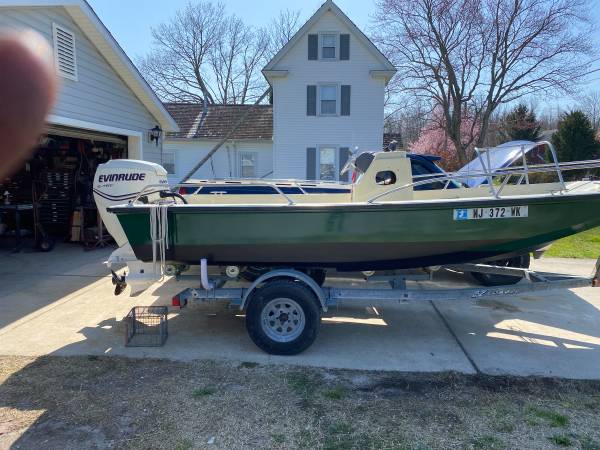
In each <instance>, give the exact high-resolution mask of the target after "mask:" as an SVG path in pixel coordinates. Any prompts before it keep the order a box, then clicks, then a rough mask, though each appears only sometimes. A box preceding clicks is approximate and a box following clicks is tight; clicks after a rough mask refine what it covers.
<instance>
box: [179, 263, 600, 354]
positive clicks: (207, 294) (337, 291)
mask: <svg viewBox="0 0 600 450" xmlns="http://www.w3.org/2000/svg"><path fill="white" fill-rule="evenodd" d="M200 266H201V271H200V272H201V276H200V278H201V279H200V286H199V287H188V288H185V289H183V290H182V291H180V292H179V293H178V294H177V295H175V296H174V297H173V299H172V305H173V306H176V307H179V308H184V307H185V306H186V305H188V304H189V303H192V302H194V303H203V302H214V301H218V300H220V301H223V300H225V301H228V302H229V306H230V307H232V308H238V309H239V310H242V311H244V310H245V311H247V313H246V327H247V329H248V332H249V334H250V337H251V338H252V340H253V341H254V342H255V344H257V345H258V346H259V347H260V348H262V349H263V350H265V351H267V352H268V353H272V354H287V355H289V354H296V353H299V352H301V351H302V350H304V349H306V348H307V347H308V346H310V345H311V344H312V342H313V341H314V338H316V332H313V334H314V336H310V338H309V339H308V340H307V339H304V340H303V342H301V343H300V344H301V345H295V344H294V342H291V343H290V342H277V341H273V340H272V339H270V340H269V339H268V338H267V339H266V340H267V342H265V336H263V335H261V333H260V327H261V326H262V327H263V328H264V327H268V323H269V321H270V320H271V319H270V318H266V317H265V315H264V312H263V315H262V316H259V314H258V313H257V312H254V313H252V312H249V311H248V310H249V307H250V306H251V305H252V303H253V302H255V303H260V302H262V303H265V301H266V300H265V299H264V298H262V297H263V296H262V294H261V293H262V292H265V291H266V289H265V288H266V287H267V286H270V287H276V288H277V289H278V291H279V292H282V289H284V288H285V287H286V286H287V287H288V289H290V290H296V291H297V290H298V288H299V287H300V288H301V289H302V290H303V292H300V294H301V295H300V299H299V300H298V299H297V298H296V297H297V296H298V293H296V294H294V295H296V297H294V295H291V294H290V295H289V296H284V297H283V298H282V297H277V299H279V300H281V301H282V302H283V303H285V304H286V305H287V306H289V305H288V304H287V303H289V304H292V309H291V310H294V308H295V310H296V314H299V317H301V323H302V326H304V325H305V321H306V322H307V323H306V326H307V327H309V326H311V325H312V326H313V328H314V325H315V324H312V323H310V320H312V319H310V315H311V314H310V313H311V312H310V311H308V313H309V314H308V317H305V316H304V309H306V306H302V302H304V305H306V297H307V295H308V296H310V295H312V296H313V301H312V302H311V301H310V300H309V301H308V303H315V304H316V306H317V307H318V310H319V315H318V321H319V322H320V316H321V314H322V313H323V312H327V311H328V310H329V308H331V307H335V306H337V305H338V304H339V303H340V302H344V303H358V304H365V305H367V306H380V305H385V304H390V302H391V303H402V302H408V301H423V300H424V301H436V302H437V301H450V300H482V299H486V298H496V299H497V298H505V297H512V296H516V295H521V294H526V293H535V292H544V291H549V290H557V289H573V288H580V287H599V286H600V258H598V260H597V261H596V265H595V268H594V271H593V274H592V275H591V276H588V277H585V276H578V275H568V274H560V273H551V272H539V271H534V270H530V269H520V268H513V267H500V266H491V265H487V264H459V265H451V266H441V267H439V268H435V269H433V270H429V271H425V270H424V271H422V272H420V273H414V272H412V273H410V272H406V271H395V272H393V273H386V274H384V275H375V276H370V277H369V276H364V285H365V286H366V287H365V288H357V287H348V288H339V287H322V286H319V284H318V283H317V282H316V281H315V280H314V279H312V278H311V277H310V276H309V275H308V274H306V273H304V272H300V271H299V270H296V269H293V268H277V269H274V270H270V271H268V272H266V273H264V274H263V275H261V276H260V277H258V278H257V279H256V280H255V281H254V282H251V283H249V285H248V286H247V287H225V285H226V283H227V282H228V281H234V280H236V278H231V277H228V276H226V275H221V276H213V277H212V278H209V276H208V271H207V262H206V260H205V259H203V260H202V261H201V262H200ZM442 267H443V268H445V269H450V270H454V271H459V272H481V273H490V274H498V275H509V276H518V277H521V278H522V280H521V281H519V282H518V283H516V284H511V285H502V286H494V287H469V288H464V287H460V288H443V289H437V288H436V289H429V288H425V289H423V288H409V287H408V286H407V281H417V280H432V279H433V274H434V273H435V272H437V270H438V269H441V268H442ZM183 277H185V278H188V277H190V276H189V275H188V276H182V277H181V278H183ZM336 278H338V277H336ZM342 278H344V277H343V276H342ZM348 278H352V279H354V280H357V278H356V274H354V276H353V277H351V276H348ZM382 281H385V282H387V284H388V285H389V287H388V288H382V287H376V288H374V287H371V286H372V285H373V283H374V282H379V283H381V282H382ZM276 282H279V283H276ZM284 292H285V291H284ZM307 293H309V294H307ZM292 294H293V293H292ZM279 295H281V294H279ZM284 295H285V294H284ZM288 297H289V299H291V300H288ZM294 298H296V300H298V302H296V301H295V300H294ZM267 300H268V299H267ZM272 303H273V300H272V301H271V304H272ZM271 307H272V306H271ZM254 309H256V308H252V310H254ZM288 309H289V308H288ZM309 309H310V308H309ZM284 315H285V323H286V324H290V323H291V322H289V317H288V313H285V314H284ZM313 315H314V314H313ZM249 316H252V317H249ZM275 320H276V319H274V318H273V321H275ZM277 320H279V319H277ZM273 321H272V322H270V323H271V325H273V323H274V322H273ZM282 323H284V322H282ZM317 325H318V324H317ZM275 326H277V325H275ZM291 326H292V328H293V324H292V325H291ZM257 327H258V329H259V331H258V332H257ZM279 328H281V327H279ZM257 333H258V336H257ZM282 339H283V338H282Z"/></svg>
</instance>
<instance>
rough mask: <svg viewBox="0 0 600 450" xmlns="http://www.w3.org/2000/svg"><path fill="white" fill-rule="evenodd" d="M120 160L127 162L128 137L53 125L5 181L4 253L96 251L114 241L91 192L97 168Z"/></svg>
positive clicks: (0, 217) (1, 203) (0, 238)
mask: <svg viewBox="0 0 600 450" xmlns="http://www.w3.org/2000/svg"><path fill="white" fill-rule="evenodd" d="M120 158H127V137H126V136H118V135H113V134H106V133H99V132H94V131H88V130H82V129H76V128H69V127H63V126H57V125H50V126H48V127H47V130H46V133H45V134H44V135H43V136H42V137H41V138H40V140H39V145H38V147H37V148H36V149H35V151H34V153H33V155H32V157H31V158H30V159H29V160H28V161H27V162H25V163H24V164H23V166H22V168H21V169H20V170H19V171H18V172H17V173H15V174H13V175H12V176H11V177H10V178H7V179H4V180H0V197H1V200H0V248H11V247H12V249H13V250H15V251H19V250H20V249H21V248H23V247H26V248H31V247H35V248H37V249H38V250H41V251H50V250H52V248H53V247H54V244H55V243H57V242H71V243H74V244H79V245H82V246H84V247H85V248H86V249H93V248H98V247H103V246H105V245H106V244H108V243H109V242H111V237H110V235H109V234H108V233H107V232H106V230H105V229H104V227H103V224H102V221H101V219H100V215H99V214H98V210H97V208H96V205H95V203H94V198H93V190H92V187H93V180H94V174H95V173H96V168H97V167H98V165H99V164H102V163H104V162H106V161H108V160H110V159H120ZM17 230H20V232H18V231H17Z"/></svg>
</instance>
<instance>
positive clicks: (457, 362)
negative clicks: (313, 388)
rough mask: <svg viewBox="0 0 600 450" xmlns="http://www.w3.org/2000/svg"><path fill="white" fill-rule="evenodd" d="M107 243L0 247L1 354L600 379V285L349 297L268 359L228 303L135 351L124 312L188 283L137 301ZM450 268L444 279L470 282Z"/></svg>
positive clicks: (588, 264) (575, 264) (192, 313)
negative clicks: (297, 345) (453, 297)
mask: <svg viewBox="0 0 600 450" xmlns="http://www.w3.org/2000/svg"><path fill="white" fill-rule="evenodd" d="M110 251H111V249H103V250H95V251H92V252H84V251H82V250H81V248H79V247H75V246H68V245H62V246H58V247H57V248H56V249H55V250H54V251H53V252H52V253H48V254H41V253H26V252H25V253H19V254H8V253H0V354H3V355H35V356H37V355H45V354H57V355H81V354H94V355H122V356H129V357H153V358H171V359H176V360H192V359H218V360H233V361H252V362H258V363H276V364H294V365H309V366H321V367H332V368H347V369H370V370H396V371H418V372H429V371H431V372H436V371H449V370H453V371H459V372H463V373H476V372H483V373H487V374H513V375H543V376H557V377H568V378H589V379H591V378H600V351H599V350H600V310H599V308H600V289H592V288H583V289H576V290H572V291H556V292H543V293H539V294H536V295H527V296H521V297H518V298H511V299H502V300H501V301H489V300H488V301H479V302H475V301H472V300H465V301H453V302H435V303H432V302H418V303H417V302H408V303H402V304H394V305H389V306H385V307H377V308H373V307H351V306H344V305H341V306H340V307H338V308H336V309H335V310H332V311H330V312H329V313H328V314H327V315H326V316H325V317H324V319H323V324H322V328H321V332H320V335H319V337H318V338H317V341H316V342H315V344H314V345H313V346H312V347H311V348H309V349H308V350H307V351H305V352H304V353H302V354H301V355H297V356H293V357H277V356H271V355H267V354H265V353H263V352H262V351H260V350H258V349H257V348H256V347H255V346H254V344H253V343H252V342H251V341H250V339H249V338H248V336H247V335H246V331H245V328H244V318H243V316H242V315H241V314H240V312H239V311H236V310H228V309H227V308H226V306H225V305H224V304H222V303H215V304H207V305H200V306H195V307H188V308H187V309H185V310H183V311H181V312H180V311H174V312H172V313H171V314H170V315H169V338H168V340H167V343H166V345H165V346H164V347H161V348H127V347H124V345H123V327H122V325H121V323H120V319H121V318H122V317H124V316H125V314H126V313H127V312H128V311H129V310H130V309H131V307H133V306H136V305H160V304H164V305H169V304H170V299H171V297H172V295H173V294H175V293H177V292H179V291H180V290H181V289H183V288H184V287H188V285H184V284H183V283H177V282H176V281H174V280H169V281H168V282H166V283H163V284H156V285H154V286H152V287H151V288H150V289H148V290H147V291H146V292H144V293H143V294H142V295H139V296H137V297H127V296H126V295H127V293H128V292H126V293H125V294H122V295H121V296H119V297H114V296H113V294H112V291H113V286H112V284H111V280H110V277H109V276H108V275H107V274H106V269H105V268H104V266H103V265H102V264H101V263H102V261H103V260H104V259H105V258H106V257H107V256H108V254H109V253H110ZM593 265H594V261H591V260H578V261H575V260H560V259H547V260H541V261H536V262H534V267H535V268H538V269H543V270H549V271H555V272H560V271H564V272H568V273H575V274H583V275H588V274H589V273H591V271H592V268H593ZM467 281H468V280H467V278H466V277H465V276H463V275H456V274H449V273H446V274H443V275H442V276H441V277H440V278H439V281H437V282H436V284H437V285H440V286H441V285H447V284H448V283H462V284H465V283H466V282H467Z"/></svg>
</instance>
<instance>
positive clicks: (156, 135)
mask: <svg viewBox="0 0 600 450" xmlns="http://www.w3.org/2000/svg"><path fill="white" fill-rule="evenodd" d="M161 134H162V129H161V128H160V127H159V126H158V125H156V126H155V127H154V128H152V129H151V130H150V142H152V141H156V146H157V147H158V141H159V140H160V135H161Z"/></svg>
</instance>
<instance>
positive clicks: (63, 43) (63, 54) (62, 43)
mask: <svg viewBox="0 0 600 450" xmlns="http://www.w3.org/2000/svg"><path fill="white" fill-rule="evenodd" d="M52 36H53V39H54V63H55V64H56V71H57V72H58V74H59V75H61V76H63V77H65V78H69V79H70V80H75V81H77V57H76V54H75V35H74V34H73V33H72V32H70V31H69V30H67V29H66V28H63V27H61V26H59V25H57V24H55V23H53V24H52Z"/></svg>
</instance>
